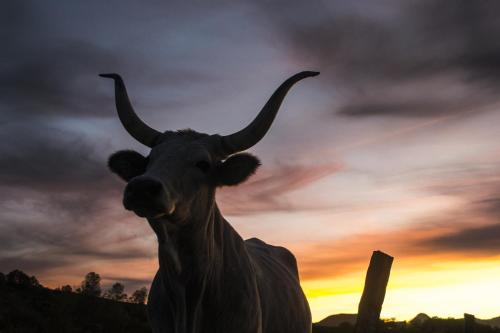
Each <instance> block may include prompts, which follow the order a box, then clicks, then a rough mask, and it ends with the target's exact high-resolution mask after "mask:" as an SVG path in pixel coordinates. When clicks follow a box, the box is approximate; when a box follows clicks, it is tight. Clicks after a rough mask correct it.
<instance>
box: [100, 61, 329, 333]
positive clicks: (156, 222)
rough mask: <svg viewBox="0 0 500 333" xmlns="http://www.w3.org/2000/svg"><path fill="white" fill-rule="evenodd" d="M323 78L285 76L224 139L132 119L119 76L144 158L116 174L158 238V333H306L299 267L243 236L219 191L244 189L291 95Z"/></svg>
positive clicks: (283, 252) (114, 160)
mask: <svg viewBox="0 0 500 333" xmlns="http://www.w3.org/2000/svg"><path fill="white" fill-rule="evenodd" d="M318 74H319V73H318V72H308V71H306V72H301V73H298V74H296V75H294V76H292V77H290V78H289V79H287V80H286V81H285V82H284V83H283V84H282V85H281V86H280V87H279V88H278V89H277V90H276V91H275V92H274V93H273V95H272V96H271V97H270V99H269V100H268V102H267V103H266V104H265V106H264V107H263V108H262V110H261V111H260V113H259V114H258V115H257V117H256V118H255V119H254V120H253V121H252V122H251V123H250V124H249V125H248V126H247V127H245V128H244V129H242V130H240V131H238V132H236V133H234V134H231V135H227V136H222V135H218V134H214V135H208V134H204V133H198V132H195V131H193V130H180V131H165V132H159V131H157V130H155V129H153V128H151V127H149V126H148V125H146V124H145V123H144V122H143V121H142V120H141V119H140V118H139V117H138V116H137V115H136V113H135V111H134V109H133V107H132V105H131V103H130V100H129V98H128V95H127V91H126V88H125V84H124V82H123V80H122V78H121V77H120V76H119V75H118V74H101V75H100V76H102V77H106V78H111V79H113V80H114V85H115V100H116V108H117V110H118V116H119V118H120V121H121V122H122V124H123V126H124V127H125V129H126V130H127V131H128V133H130V135H132V136H133V137H134V138H135V139H136V140H138V141H139V142H141V143H142V144H144V145H146V146H148V147H150V148H151V151H150V153H149V155H148V156H147V157H145V156H142V155H141V154H139V153H137V152H134V151H131V150H124V151H119V152H116V153H114V154H113V155H111V157H110V158H109V162H108V164H109V167H110V169H111V170H112V171H113V172H114V173H116V174H117V175H118V176H120V177H121V178H122V179H123V180H125V181H126V182H127V185H126V187H125V190H124V194H123V205H124V207H125V208H126V209H128V210H131V211H133V212H134V213H135V214H136V215H138V216H139V217H143V218H146V219H147V220H148V222H149V224H150V226H151V228H152V229H153V231H154V232H155V233H156V235H157V238H158V258H159V270H158V272H157V273H156V276H155V278H154V280H153V283H152V286H151V289H150V294H149V298H148V304H147V307H148V314H149V320H150V323H151V326H152V329H153V332H162V333H163V332H172V333H197V332H207V333H208V332H214V333H215V332H217V333H306V332H310V331H311V313H310V309H309V305H308V303H307V299H306V298H305V296H304V293H303V291H302V289H301V287H300V283H299V275H298V270H297V263H296V260H295V257H294V255H293V254H292V253H291V252H290V251H289V250H287V249H286V248H283V247H279V246H272V245H269V244H266V243H264V242H263V241H261V240H259V239H257V238H252V239H248V240H243V239H242V238H241V236H240V235H239V234H238V233H237V232H236V231H235V230H234V229H233V228H232V227H231V225H230V224H229V223H228V222H227V221H226V220H225V219H224V217H223V216H222V215H221V213H220V211H219V209H218V207H217V204H216V202H215V191H216V189H217V187H221V186H232V185H238V184H240V183H242V182H244V181H245V180H246V179H247V178H248V177H250V176H251V175H252V174H253V173H254V172H255V171H256V169H257V168H258V167H259V165H260V162H259V160H258V159H257V158H256V157H255V156H253V155H251V154H248V153H242V151H244V150H246V149H248V148H250V147H252V146H254V145H255V144H256V143H257V142H259V140H261V139H262V138H263V137H264V135H265V134H266V132H267V131H268V130H269V127H270V126H271V124H272V122H273V120H274V118H275V116H276V114H277V112H278V110H279V107H280V105H281V103H282V101H283V99H284V98H285V96H286V94H287V93H288V91H289V89H290V88H291V87H292V86H293V85H294V84H295V83H296V82H298V81H299V80H302V79H304V78H306V77H311V76H316V75H318Z"/></svg>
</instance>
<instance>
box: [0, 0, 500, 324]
mask: <svg viewBox="0 0 500 333" xmlns="http://www.w3.org/2000/svg"><path fill="white" fill-rule="evenodd" d="M188 2H189V4H188ZM499 10H500V2H498V1H467V0H457V1H440V0H434V1H429V0H418V1H417V0H415V1H404V2H403V1H399V0H381V1H370V0H366V1H364V0H363V1H356V2H355V3H353V1H347V0H346V1H326V0H324V1H300V2H299V1H284V0H283V1H281V0H267V1H264V0H262V1H246V2H244V1H222V0H220V1H217V0H216V1H210V2H208V1H198V0H195V1H184V2H181V1H179V2H175V1H169V2H167V1H159V0H158V1H151V2H147V5H146V2H140V1H129V0H126V1H125V0H119V1H118V0H116V1H115V0H113V1H78V2H77V1H55V0H50V1H19V0H12V1H9V0H8V1H4V2H2V5H1V7H0V37H1V41H2V44H3V45H2V47H1V48H2V52H1V53H0V114H1V118H0V126H1V130H0V188H1V192H0V193H1V194H0V196H1V198H0V271H2V272H4V273H7V272H9V271H11V270H13V269H16V268H17V269H21V270H23V271H25V272H27V273H28V274H30V275H35V276H37V277H38V278H39V280H40V282H41V283H42V284H44V285H46V286H50V287H57V286H60V285H63V284H72V285H77V284H79V282H80V281H81V280H82V278H83V276H84V275H85V273H87V272H89V271H96V272H98V273H99V274H101V276H102V277H103V283H104V285H105V286H109V285H110V284H111V283H112V282H114V281H121V282H123V283H124V284H125V285H126V286H127V291H129V292H131V291H133V290H134V288H137V287H140V286H143V285H146V286H148V287H149V283H150V281H151V280H152V278H153V276H154V273H155V272H156V269H157V257H156V238H155V236H154V234H153V232H152V231H151V230H150V228H149V226H148V225H147V223H146V221H145V220H142V219H140V218H138V217H136V216H134V215H133V214H132V213H130V212H127V211H125V209H124V208H123V207H122V204H121V199H122V198H121V196H122V190H123V187H124V183H122V182H121V181H120V180H119V179H118V178H117V177H116V176H115V175H113V174H111V172H109V171H108V170H107V167H106V160H107V158H108V156H109V155H110V154H111V153H113V152H115V151H116V150H119V149H135V150H137V151H140V152H142V153H144V154H147V153H148V150H147V149H146V148H145V147H144V146H141V145H140V144H139V143H137V142H135V141H134V140H133V139H132V138H131V137H130V136H129V135H128V134H127V133H126V132H125V130H124V129H123V128H122V126H121V124H120V122H119V120H118V117H117V115H116V111H115V108H114V100H113V88H112V85H111V84H110V82H109V81H108V80H103V79H101V78H99V77H98V76H97V74H98V73H102V72H117V73H120V74H122V76H123V77H124V79H125V82H126V84H127V87H128V90H129V95H130V97H131V99H132V101H133V103H134V105H135V108H136V111H137V112H138V113H139V115H140V116H141V117H142V118H143V119H144V120H145V121H146V122H147V123H148V124H150V125H152V126H153V127H155V128H157V129H159V130H167V129H183V128H192V129H194V130H197V131H200V132H205V133H210V134H212V133H220V134H229V133H232V132H234V131H236V130H239V129H241V128H243V127H244V126H245V125H246V124H248V123H249V122H250V121H251V120H252V119H253V117H254V116H255V115H256V114H257V112H258V111H259V110H260V108H261V107H262V105H263V104H264V102H265V101H266V100H267V98H268V97H269V96H270V94H271V93H272V92H273V91H274V89H275V88H276V87H277V86H278V85H279V84H280V83H281V82H282V81H283V80H284V79H286V78H287V77H288V76H290V75H292V74H294V73H296V72H299V71H302V70H317V71H320V72H321V75H320V76H318V77H315V78H310V79H307V80H304V81H301V82H300V83H298V84H297V85H296V86H295V87H294V88H293V89H292V90H291V92H290V93H289V95H288V97H287V99H286V100H285V103H284V104H283V106H282V108H281V111H280V113H279V114H278V117H277V119H276V121H275V122H274V124H273V126H272V127H271V130H270V132H269V133H268V135H267V136H266V137H265V138H264V139H263V140H262V141H261V142H260V143H259V144H258V145H256V146H255V147H254V148H252V150H251V151H252V152H253V153H255V154H256V155H258V156H259V157H260V159H261V161H262V163H263V165H262V167H261V168H260V169H259V171H258V172H257V174H256V175H255V176H254V177H253V178H251V179H250V180H249V181H248V182H247V183H245V184H244V185H241V186H239V187H234V188H225V189H223V190H222V191H219V192H218V194H217V199H218V204H219V206H220V208H221V210H222V212H223V214H224V216H225V217H226V219H227V220H228V221H229V222H230V223H231V224H232V225H233V226H234V227H235V229H236V230H238V231H239V232H240V234H241V235H242V236H243V237H245V238H249V237H258V238H261V239H262V240H264V241H266V242H269V243H271V244H275V245H282V246H285V247H287V248H289V249H290V250H292V251H293V252H294V253H295V255H296V256H297V259H298V263H299V269H300V275H301V279H302V285H303V287H304V289H305V292H306V294H307V296H308V299H309V301H310V305H311V309H312V312H313V319H314V320H315V321H317V320H320V319H322V318H323V317H325V316H327V315H330V314H335V313H354V312H356V311H357V305H358V302H359V298H360V296H361V292H362V289H363V283H364V278H365V274H366V268H367V266H368V262H369V259H370V256H371V253H372V251H374V250H382V251H384V252H386V253H388V254H390V255H392V256H394V257H395V260H394V264H393V269H392V271H391V277H390V281H389V286H388V292H387V295H386V300H385V303H384V307H383V311H382V316H383V317H395V318H398V319H411V318H412V317H414V316H415V315H416V314H417V313H419V312H425V313H427V314H429V315H431V316H433V315H437V316H442V317H447V316H454V317H462V316H463V313H464V312H468V313H472V314H475V315H476V316H477V317H479V318H490V317H494V316H498V315H500V278H499V277H500V222H499V221H500V219H499V218H500V131H499V124H500V112H499V111H500V95H499V94H498V92H499V91H500V39H499V38H498V36H499V35H500V19H499V16H498V13H499Z"/></svg>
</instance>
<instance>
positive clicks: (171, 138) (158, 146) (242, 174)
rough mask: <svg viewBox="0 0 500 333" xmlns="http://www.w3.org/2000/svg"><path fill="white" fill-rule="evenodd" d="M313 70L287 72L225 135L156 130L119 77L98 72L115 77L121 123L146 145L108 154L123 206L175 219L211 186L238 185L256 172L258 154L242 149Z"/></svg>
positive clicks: (207, 199) (198, 207)
mask: <svg viewBox="0 0 500 333" xmlns="http://www.w3.org/2000/svg"><path fill="white" fill-rule="evenodd" d="M318 74H319V73H317V72H301V73H298V74H296V75H294V76H292V77H290V78H289V79H288V80H286V81H285V82H284V83H283V84H282V85H281V86H280V87H279V88H278V89H277V90H276V91H275V92H274V94H273V95H272V96H271V98H270V99H269V101H268V102H267V103H266V105H265V106H264V108H263V109H262V110H261V112H260V113H259V114H258V116H257V117H256V118H255V120H254V121H253V122H252V123H251V124H249V125H248V126H247V127H245V128H244V129H242V130H241V131H239V132H236V133H234V134H231V135H227V136H220V135H217V134H216V135H208V134H202V133H197V132H195V131H192V130H181V131H177V132H172V131H166V132H164V133H162V132H158V131H156V130H155V129H153V128H151V127H149V126H148V125H146V124H145V123H144V122H143V121H142V120H141V119H140V118H139V117H138V116H137V115H136V113H135V112H134V110H133V108H132V105H131V103H130V101H129V99H128V96H127V91H126V89H125V85H124V83H123V80H122V79H121V77H120V76H119V75H117V74H101V76H103V77H107V78H112V79H114V82H115V95H116V108H117V110H118V116H119V118H120V120H121V122H122V124H123V126H124V127H125V129H126V130H127V131H128V132H129V133H130V135H132V136H133V137H134V138H135V139H136V140H138V141H139V142H141V143H142V144H144V145H146V146H148V147H150V148H151V152H150V153H149V155H148V156H147V157H146V156H142V155H141V154H139V153H137V152H135V151H131V150H124V151H119V152H116V153H114V154H113V155H111V157H110V158H109V167H110V168H111V170H112V171H113V172H114V173H116V174H118V175H119V176H120V177H121V178H122V179H123V180H125V181H126V182H127V186H126V188H125V191H124V195H123V204H124V206H125V208H126V209H128V210H132V211H134V212H135V213H136V214H137V215H138V216H140V217H146V218H148V219H150V220H151V219H153V220H154V219H167V220H169V221H170V222H172V223H175V224H182V223H185V222H186V221H189V220H190V218H192V217H193V216H192V215H193V214H196V213H197V212H200V211H204V210H205V209H204V208H208V207H209V206H210V205H212V204H213V201H214V193H215V188H216V187H218V186H230V185H237V184H239V183H241V182H243V181H245V180H246V179H247V178H248V177H249V176H251V175H252V174H253V173H254V172H255V170H256V169H257V167H258V166H259V164H260V163H259V160H258V159H257V158H256V157H255V156H253V155H250V154H247V153H241V152H242V151H244V150H246V149H248V148H250V147H252V146H253V145H255V144H256V143H257V142H259V140H260V139H262V138H263V137H264V135H265V134H266V132H267V131H268V129H269V127H270V126H271V124H272V122H273V120H274V118H275V116H276V113H277V112H278V109H279V107H280V105H281V103H282V101H283V99H284V98H285V95H286V93H287V92H288V90H289V89H290V88H291V87H292V86H293V84H294V83H296V82H297V81H299V80H301V79H303V78H306V77H310V76H316V75H318Z"/></svg>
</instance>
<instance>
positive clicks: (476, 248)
mask: <svg viewBox="0 0 500 333" xmlns="http://www.w3.org/2000/svg"><path fill="white" fill-rule="evenodd" d="M423 245H427V246H430V247H432V248H434V249H436V250H441V251H456V252H465V253H467V252H481V253H485V252H487V253H490V254H492V255H497V254H498V253H499V252H500V224H493V225H486V226H481V227H476V228H474V227H472V228H465V229H462V230H459V231H457V232H453V233H451V234H446V235H441V236H439V237H435V238H432V239H429V240H427V241H425V242H424V244H423Z"/></svg>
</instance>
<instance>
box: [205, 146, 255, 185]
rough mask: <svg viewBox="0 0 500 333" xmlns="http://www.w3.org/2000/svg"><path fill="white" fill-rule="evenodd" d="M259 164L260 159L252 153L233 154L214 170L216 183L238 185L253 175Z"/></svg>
mask: <svg viewBox="0 0 500 333" xmlns="http://www.w3.org/2000/svg"><path fill="white" fill-rule="evenodd" d="M259 166H260V161H259V159H258V158H257V157H255V156H253V155H251V154H247V153H241V154H236V155H233V156H231V157H229V158H228V159H227V160H225V161H224V162H223V163H221V164H220V165H219V166H217V168H216V169H215V170H214V180H215V183H216V185H217V186H231V185H238V184H240V183H243V182H244V181H245V180H247V179H248V177H250V176H251V175H253V174H254V173H255V171H256V170H257V168H258V167H259Z"/></svg>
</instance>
